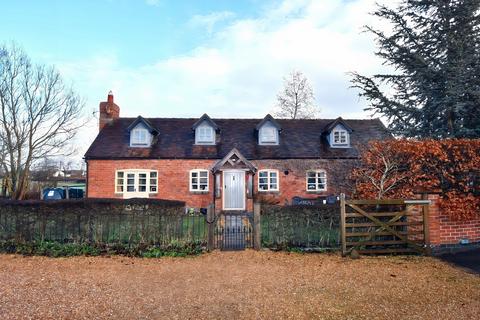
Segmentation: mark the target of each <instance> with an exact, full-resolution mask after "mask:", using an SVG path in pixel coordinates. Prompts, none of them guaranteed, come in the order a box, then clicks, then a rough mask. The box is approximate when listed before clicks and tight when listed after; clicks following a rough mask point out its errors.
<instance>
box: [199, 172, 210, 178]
mask: <svg viewBox="0 0 480 320" xmlns="http://www.w3.org/2000/svg"><path fill="white" fill-rule="evenodd" d="M200 177H208V171H200Z"/></svg>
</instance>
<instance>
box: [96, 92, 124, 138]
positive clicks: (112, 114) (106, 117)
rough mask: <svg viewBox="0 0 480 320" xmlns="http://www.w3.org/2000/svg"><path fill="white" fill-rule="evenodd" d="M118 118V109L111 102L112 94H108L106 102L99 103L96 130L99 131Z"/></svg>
mask: <svg viewBox="0 0 480 320" xmlns="http://www.w3.org/2000/svg"><path fill="white" fill-rule="evenodd" d="M119 117H120V107H119V106H117V105H116V104H115V103H114V102H113V93H112V91H110V92H109V93H108V98H107V101H106V102H105V101H103V102H100V119H99V122H98V129H99V130H100V131H101V130H102V129H103V128H104V127H105V126H106V125H107V124H109V123H111V122H112V121H113V120H115V119H118V118H119Z"/></svg>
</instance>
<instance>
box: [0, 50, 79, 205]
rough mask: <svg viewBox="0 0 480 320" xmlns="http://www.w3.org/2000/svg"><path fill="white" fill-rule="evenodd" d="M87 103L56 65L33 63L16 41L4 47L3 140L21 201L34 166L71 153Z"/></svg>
mask: <svg viewBox="0 0 480 320" xmlns="http://www.w3.org/2000/svg"><path fill="white" fill-rule="evenodd" d="M82 108H83V103H82V101H81V99H80V97H79V96H78V95H77V94H76V93H75V92H73V90H72V89H70V88H68V87H67V86H66V85H65V84H64V83H63V81H62V78H61V76H60V74H59V73H58V71H56V70H55V69H54V68H53V67H46V66H43V65H34V64H32V63H31V61H30V59H29V58H28V56H27V55H26V54H25V52H24V51H23V50H22V49H20V48H19V47H18V46H16V45H15V44H12V45H9V46H7V45H3V46H0V112H1V114H0V140H1V144H2V145H3V146H4V149H5V159H4V160H3V162H2V166H3V168H4V171H5V172H6V175H7V178H8V179H9V183H10V185H11V191H12V198H14V199H22V198H23V197H24V195H25V191H26V187H27V185H28V177H29V173H30V167H31V166H32V164H34V163H35V161H37V160H38V159H41V158H44V157H45V156H53V155H60V154H65V153H71V152H72V150H71V149H70V150H68V149H69V148H68V147H69V146H70V142H71V140H72V139H73V138H74V136H75V134H76V132H77V130H78V128H80V127H81V126H82V125H83V124H84V122H82V121H81V110H82Z"/></svg>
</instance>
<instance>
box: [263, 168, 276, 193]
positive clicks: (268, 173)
mask: <svg viewBox="0 0 480 320" xmlns="http://www.w3.org/2000/svg"><path fill="white" fill-rule="evenodd" d="M278 190H279V183H278V171H277V170H261V171H259V172H258V191H278Z"/></svg>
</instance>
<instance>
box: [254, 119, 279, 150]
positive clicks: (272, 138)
mask: <svg viewBox="0 0 480 320" xmlns="http://www.w3.org/2000/svg"><path fill="white" fill-rule="evenodd" d="M258 142H259V144H261V145H262V144H266V145H272V144H273V145H275V144H278V129H277V128H276V127H275V126H274V125H272V124H271V123H266V124H264V125H263V126H262V127H261V128H260V130H259V132H258Z"/></svg>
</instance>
